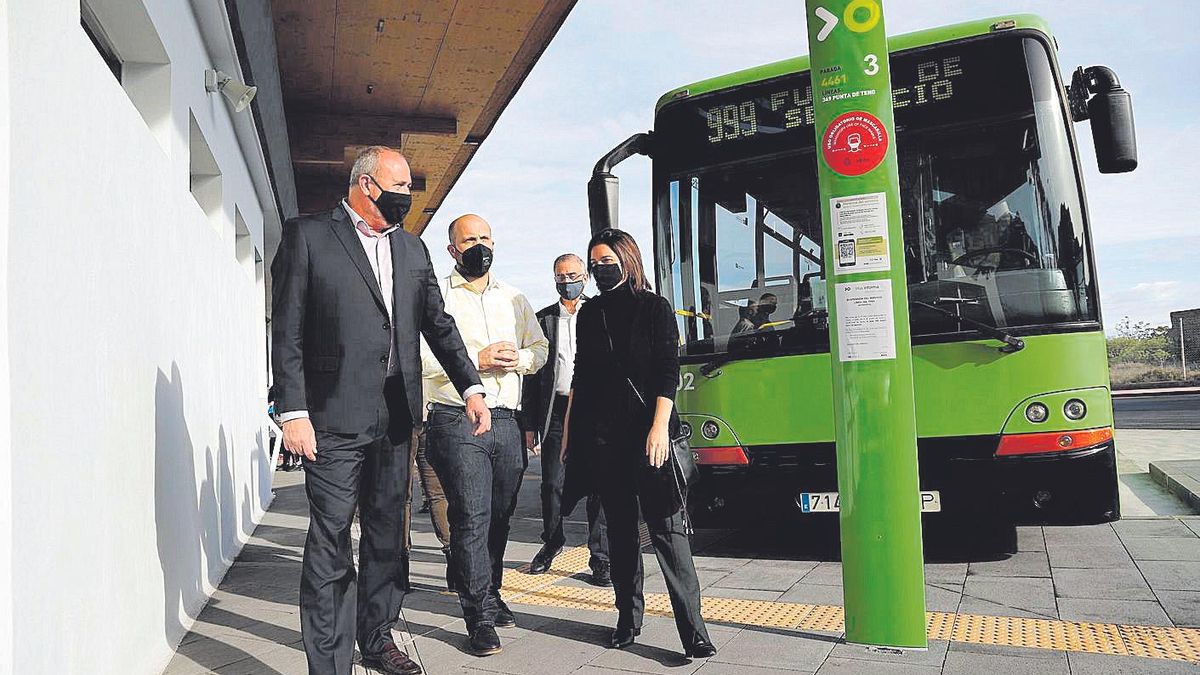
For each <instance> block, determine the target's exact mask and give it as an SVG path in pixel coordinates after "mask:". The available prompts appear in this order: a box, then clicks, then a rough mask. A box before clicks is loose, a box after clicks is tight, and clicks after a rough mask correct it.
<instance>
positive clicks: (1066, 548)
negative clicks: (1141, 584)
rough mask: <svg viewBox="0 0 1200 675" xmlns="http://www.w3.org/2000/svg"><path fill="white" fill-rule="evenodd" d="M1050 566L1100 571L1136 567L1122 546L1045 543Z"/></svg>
mask: <svg viewBox="0 0 1200 675" xmlns="http://www.w3.org/2000/svg"><path fill="white" fill-rule="evenodd" d="M1046 548H1047V549H1048V553H1049V554H1050V565H1051V566H1052V567H1055V568H1060V567H1062V568H1067V567H1073V568H1082V569H1102V568H1117V567H1136V565H1134V563H1133V559H1132V558H1130V557H1129V552H1128V551H1127V550H1125V547H1124V546H1123V545H1122V544H1119V543H1118V544H1098V545H1095V546H1088V545H1085V544H1068V545H1062V546H1056V545H1053V544H1049V543H1047V545H1046Z"/></svg>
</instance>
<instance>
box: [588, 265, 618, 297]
mask: <svg viewBox="0 0 1200 675" xmlns="http://www.w3.org/2000/svg"><path fill="white" fill-rule="evenodd" d="M592 278H593V279H595V280H596V287H597V288H599V289H600V290H601V291H611V290H612V289H614V288H616V287H617V286H618V285H619V284H620V283H621V280H622V279H624V278H625V273H624V272H622V271H621V266H620V265H619V264H617V263H607V264H605V263H596V264H594V265H592Z"/></svg>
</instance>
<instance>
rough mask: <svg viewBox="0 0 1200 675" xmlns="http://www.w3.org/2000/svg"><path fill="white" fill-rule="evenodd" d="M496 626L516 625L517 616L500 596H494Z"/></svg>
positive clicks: (509, 626) (508, 626) (507, 626)
mask: <svg viewBox="0 0 1200 675" xmlns="http://www.w3.org/2000/svg"><path fill="white" fill-rule="evenodd" d="M495 623H496V628H512V627H513V626H515V625H517V617H515V616H513V613H512V610H511V609H509V608H508V605H506V604H504V601H503V600H501V599H500V598H496V619H495Z"/></svg>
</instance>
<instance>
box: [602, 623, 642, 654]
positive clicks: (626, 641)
mask: <svg viewBox="0 0 1200 675" xmlns="http://www.w3.org/2000/svg"><path fill="white" fill-rule="evenodd" d="M641 634H642V629H640V628H622V627H620V626H618V627H617V629H616V630H614V631H613V633H612V637H611V638H609V639H608V646H609V647H611V648H613V649H625V648H626V647H628V646H629V645H631V644H633V639H634V638H635V637H637V636H639V635H641Z"/></svg>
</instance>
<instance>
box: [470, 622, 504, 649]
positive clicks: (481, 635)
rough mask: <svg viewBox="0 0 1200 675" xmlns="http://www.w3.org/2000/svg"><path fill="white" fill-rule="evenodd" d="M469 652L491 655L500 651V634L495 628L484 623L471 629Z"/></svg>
mask: <svg viewBox="0 0 1200 675" xmlns="http://www.w3.org/2000/svg"><path fill="white" fill-rule="evenodd" d="M471 653H472V654H474V655H475V656H491V655H492V654H499V653H500V636H499V635H496V629H495V628H494V627H492V626H489V625H487V624H484V625H482V626H476V627H475V630H473V631H471Z"/></svg>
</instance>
